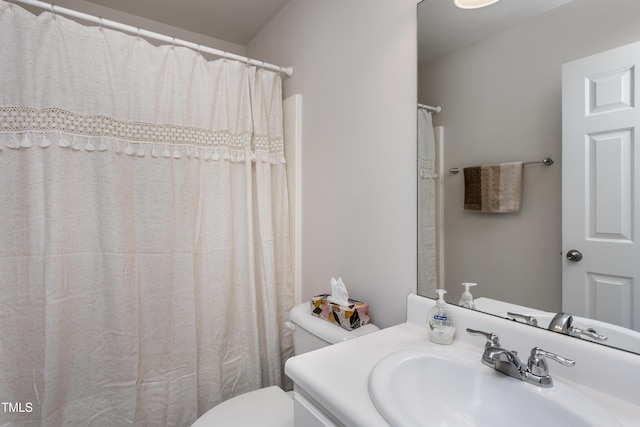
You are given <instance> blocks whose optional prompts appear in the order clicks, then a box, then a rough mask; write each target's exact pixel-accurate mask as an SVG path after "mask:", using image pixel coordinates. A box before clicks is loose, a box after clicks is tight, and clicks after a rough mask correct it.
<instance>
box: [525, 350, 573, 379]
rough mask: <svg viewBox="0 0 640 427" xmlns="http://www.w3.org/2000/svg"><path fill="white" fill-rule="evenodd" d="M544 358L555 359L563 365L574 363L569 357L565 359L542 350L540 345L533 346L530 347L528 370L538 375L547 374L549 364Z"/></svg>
mask: <svg viewBox="0 0 640 427" xmlns="http://www.w3.org/2000/svg"><path fill="white" fill-rule="evenodd" d="M545 359H551V360H555V361H556V362H558V363H560V364H561V365H564V366H574V365H575V364H576V362H574V361H573V360H571V359H567V358H566V357H562V356H559V355H557V354H555V353H551V352H550V351H546V350H543V349H541V348H540V347H533V348H532V349H531V356H529V362H528V367H529V372H531V373H532V374H534V375H538V376H548V375H549V366H548V365H547V361H546V360H545Z"/></svg>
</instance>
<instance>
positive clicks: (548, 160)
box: [449, 157, 553, 175]
mask: <svg viewBox="0 0 640 427" xmlns="http://www.w3.org/2000/svg"><path fill="white" fill-rule="evenodd" d="M540 163H542V164H543V165H545V166H551V165H552V164H553V158H551V157H545V158H544V159H542V160H535V161H532V162H523V163H522V164H523V165H525V166H526V165H535V164H540ZM449 172H451V173H452V174H454V175H455V174H457V173H459V172H460V168H451V169H449Z"/></svg>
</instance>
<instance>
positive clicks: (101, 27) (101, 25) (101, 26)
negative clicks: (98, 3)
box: [98, 16, 104, 32]
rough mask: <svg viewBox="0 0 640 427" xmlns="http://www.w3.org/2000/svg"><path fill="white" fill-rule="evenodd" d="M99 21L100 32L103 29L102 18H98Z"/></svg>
mask: <svg viewBox="0 0 640 427" xmlns="http://www.w3.org/2000/svg"><path fill="white" fill-rule="evenodd" d="M98 19H99V20H100V32H102V30H103V29H104V22H102V16H100V17H99V18H98Z"/></svg>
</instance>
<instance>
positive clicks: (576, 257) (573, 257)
mask: <svg viewBox="0 0 640 427" xmlns="http://www.w3.org/2000/svg"><path fill="white" fill-rule="evenodd" d="M567 259H568V260H569V261H580V260H581V259H582V252H580V251H577V250H575V249H571V250H570V251H569V252H567Z"/></svg>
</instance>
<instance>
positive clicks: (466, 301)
mask: <svg viewBox="0 0 640 427" xmlns="http://www.w3.org/2000/svg"><path fill="white" fill-rule="evenodd" d="M476 285H477V283H471V282H464V283H462V286H464V292H463V293H462V298H460V301H459V302H458V305H459V306H460V307H467V308H472V309H474V310H475V309H476V303H475V302H473V295H471V292H469V288H470V287H471V286H476Z"/></svg>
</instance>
